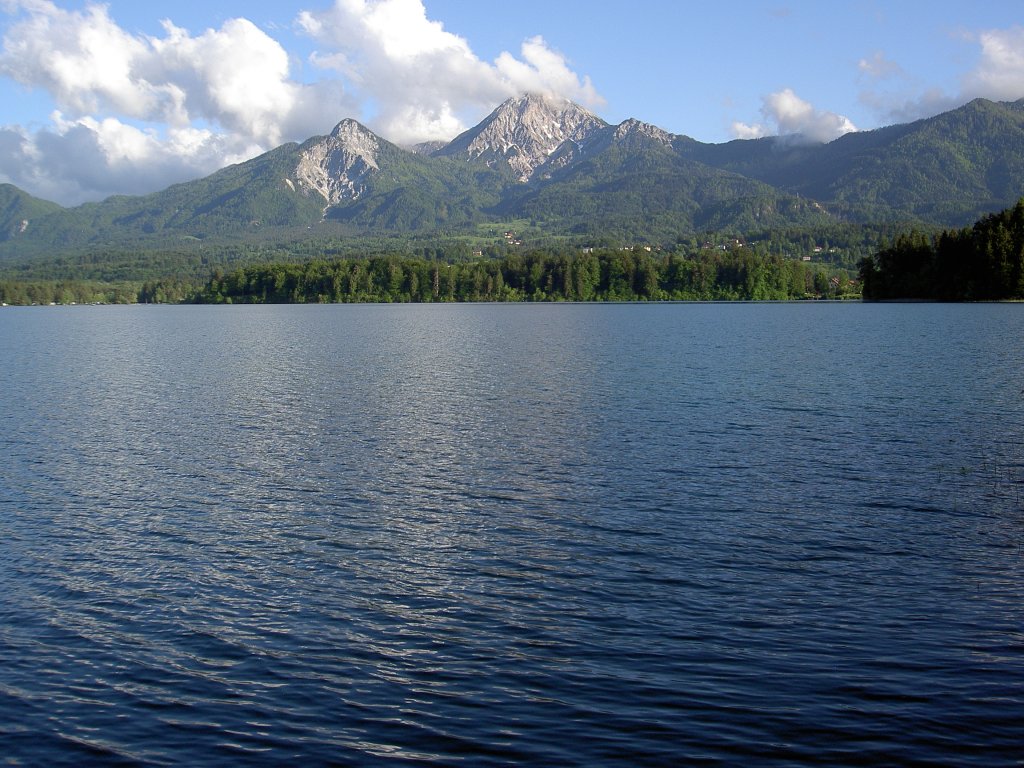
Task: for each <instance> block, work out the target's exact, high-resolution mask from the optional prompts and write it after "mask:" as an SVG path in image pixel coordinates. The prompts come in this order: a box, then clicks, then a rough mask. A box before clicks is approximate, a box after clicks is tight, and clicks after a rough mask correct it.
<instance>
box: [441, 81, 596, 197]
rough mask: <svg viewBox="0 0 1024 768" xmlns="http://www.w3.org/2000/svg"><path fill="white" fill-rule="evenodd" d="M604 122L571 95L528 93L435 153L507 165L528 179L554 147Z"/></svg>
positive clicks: (581, 137) (573, 142) (492, 165)
mask: <svg viewBox="0 0 1024 768" xmlns="http://www.w3.org/2000/svg"><path fill="white" fill-rule="evenodd" d="M606 127H607V123H605V122H604V120H602V119H601V118H599V117H597V116H595V115H593V114H591V113H590V112H588V111H587V110H585V109H584V108H583V107H581V106H579V105H577V104H573V103H572V102H571V101H567V100H565V99H557V98H553V97H550V96H542V95H536V94H527V95H526V96H523V97H521V98H518V99H509V100H508V101H506V102H505V103H504V104H502V105H501V106H499V107H498V108H497V109H495V110H494V111H493V112H492V113H491V114H490V115H488V116H487V117H486V118H484V120H483V122H481V123H480V124H479V125H477V126H476V127H475V128H471V129H469V130H468V131H466V132H465V133H462V134H460V135H459V136H457V137H455V139H454V140H453V141H452V142H451V143H450V144H448V146H446V147H444V148H443V149H441V150H438V151H437V152H435V153H434V155H435V156H437V157H455V158H461V159H465V160H469V161H476V162H481V163H483V164H485V165H487V166H488V167H490V168H503V169H504V168H507V169H509V170H511V172H512V173H513V175H515V177H516V178H517V179H518V180H519V181H521V182H526V181H529V180H530V179H531V178H532V177H533V174H534V171H536V170H537V168H539V167H541V166H542V165H544V164H545V162H547V160H548V158H549V157H550V156H551V155H552V154H553V153H554V152H556V151H557V150H559V149H560V148H562V147H563V146H565V145H567V144H568V145H569V146H573V145H579V144H581V143H583V142H585V141H586V140H587V139H588V138H589V137H591V136H592V135H593V134H594V133H595V132H596V131H599V130H601V129H602V128H606Z"/></svg>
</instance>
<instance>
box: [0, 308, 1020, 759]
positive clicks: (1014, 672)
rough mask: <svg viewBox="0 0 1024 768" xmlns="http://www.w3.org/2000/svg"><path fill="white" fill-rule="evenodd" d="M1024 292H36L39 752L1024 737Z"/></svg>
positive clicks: (14, 594)
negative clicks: (623, 296) (1011, 297)
mask: <svg viewBox="0 0 1024 768" xmlns="http://www.w3.org/2000/svg"><path fill="white" fill-rule="evenodd" d="M1022 339H1024V306H1022V305H973V306H936V305H881V306H873V305H860V304H853V305H835V304H799V305H788V304H784V305H746V304H736V305H659V306H636V305H621V306H620V305H612V306H584V305H577V306H522V305H514V306H465V305H460V306H327V307H313V306H310V307H233V308H232V307H69V308H60V307H55V308H49V307H47V308H6V309H2V310H0V662H2V663H0V754H2V755H3V757H4V758H6V759H7V760H8V761H10V762H13V763H15V764H18V763H23V764H28V765H60V764H67V765H80V764H83V763H90V762H94V763H103V764H110V763H118V762H123V763H126V764H136V763H148V764H155V765H159V764H187V765H196V766H201V765H223V764H226V763H233V764H268V765H269V764H297V765H316V764H326V763H333V764H341V765H346V764H352V765H378V764H379V765H385V764H392V763H403V762H404V763H428V762H434V763H438V764H444V765H450V764H453V763H458V762H464V763H465V764H467V765H474V766H476V765H487V764H494V765H501V764H512V763H530V764H544V765H579V766H595V765H603V764H616V763H618V764H623V765H626V764H628V765H644V764H646V765H664V764H670V763H675V764H705V763H712V764H713V763H723V764H752V763H756V764H765V765H792V764H801V763H808V764H810V763H814V764H832V765H837V764H875V765H880V764H901V765H914V764H916V765H929V764H934V765H939V764H947V765H977V766H995V765H1010V764H1015V763H1017V764H1019V762H1018V761H1020V759H1021V755H1022V754H1024V550H1022V545H1024V502H1022V499H1021V495H1022V494H1021V490H1022V480H1024V464H1022V445H1024V418H1022V417H1024V394H1022V388H1024V375H1022V374H1024V346H1022V344H1021V341H1022Z"/></svg>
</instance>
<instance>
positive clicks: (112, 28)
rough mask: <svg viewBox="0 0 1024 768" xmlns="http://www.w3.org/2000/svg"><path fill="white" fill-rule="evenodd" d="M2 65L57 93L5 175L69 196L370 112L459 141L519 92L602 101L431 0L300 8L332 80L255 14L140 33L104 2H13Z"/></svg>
mask: <svg viewBox="0 0 1024 768" xmlns="http://www.w3.org/2000/svg"><path fill="white" fill-rule="evenodd" d="M0 9H2V10H4V11H6V12H7V13H8V14H11V15H13V16H14V17H15V20H14V21H13V22H12V23H11V24H10V25H9V26H8V27H7V31H6V34H5V36H4V38H3V44H2V49H0V75H3V76H6V77H8V78H10V79H12V80H14V81H16V82H18V83H20V84H21V85H22V86H23V87H25V88H26V89H29V90H30V91H34V92H37V93H39V92H42V93H45V94H47V95H48V96H49V98H50V99H52V101H53V103H54V105H55V107H56V111H55V112H54V113H53V115H52V117H51V120H50V122H49V124H46V125H43V126H41V127H40V126H33V127H26V126H18V125H15V126H6V127H4V128H3V129H0V181H11V182H13V183H15V184H17V185H18V186H21V187H23V188H25V189H27V190H29V191H30V192H32V193H33V194H37V195H40V196H43V197H48V198H49V199H53V200H57V201H59V202H62V203H65V204H73V203H79V202H82V201H85V200H95V199H100V198H102V197H105V196H107V195H109V194H113V193H123V192H128V193H140V192H144V191H149V190H154V189H159V188H162V187H164V186H167V185H168V184H170V183H174V182H177V181H182V180H185V179H187V178H191V177H194V176H196V175H199V174H205V173H209V172H212V171H214V170H216V169H217V168H220V167H222V166H224V165H225V164H228V163H231V162H237V161H239V160H244V159H247V158H250V157H253V156H255V155H256V154H258V153H260V152H262V151H265V150H267V149H270V148H272V147H274V146H277V145H279V144H281V143H283V142H286V141H301V140H304V139H306V138H308V137H309V136H312V135H315V134H317V133H323V132H326V131H328V130H329V129H330V127H331V126H332V125H333V124H334V123H335V122H337V120H339V119H340V118H342V117H346V116H355V117H360V118H362V119H364V120H365V121H367V122H368V123H369V124H371V125H373V126H374V127H375V128H376V129H377V130H379V131H380V132H381V133H382V134H384V135H386V136H388V138H392V139H394V140H396V141H400V142H413V141H422V140H425V139H432V138H451V137H452V136H454V135H455V134H456V133H458V132H459V131H461V130H462V129H464V128H466V127H467V126H468V125H470V124H472V123H473V122H475V121H476V120H478V119H479V118H480V117H481V116H482V114H483V113H485V112H486V110H488V109H490V108H491V107H493V104H494V103H496V102H498V101H501V100H502V99H504V98H506V97H507V96H509V95H512V94H514V93H516V92H518V91H522V90H537V91H545V92H550V93H554V94H558V95H562V96H566V97H569V98H573V99H576V100H579V101H583V102H584V103H588V104H591V105H592V104H596V103H599V102H600V97H599V96H598V95H597V92H596V91H595V90H594V88H593V86H592V85H591V83H590V82H589V80H587V79H586V78H582V79H581V78H580V77H579V76H577V75H576V74H575V73H574V72H573V71H572V70H571V69H570V67H569V65H568V63H567V62H566V61H565V59H564V58H563V57H562V56H561V55H559V54H558V53H557V52H556V51H554V50H553V49H552V48H550V47H549V46H548V45H547V43H545V42H544V40H543V39H542V38H540V37H535V38H531V39H528V40H526V41H525V42H524V43H523V45H522V49H521V51H520V55H519V57H516V56H513V55H512V54H510V53H503V54H501V56H499V57H498V59H497V60H496V61H495V62H493V63H487V62H484V61H482V60H480V59H479V58H478V57H477V56H476V55H475V54H474V53H473V52H472V50H471V49H470V47H469V44H468V42H466V41H465V40H464V39H462V38H460V37H458V36H456V35H453V34H451V33H449V32H447V31H446V30H445V29H444V27H443V26H442V25H441V24H440V23H439V22H436V21H432V20H430V19H428V18H427V15H426V9H425V8H424V6H423V3H422V2H421V0H336V2H335V3H334V5H333V6H331V7H330V8H328V9H327V10H324V11H319V12H312V11H306V12H302V13H301V14H300V15H299V17H298V19H297V20H296V23H297V27H298V28H299V30H300V31H301V32H302V33H304V34H306V35H308V36H310V37H311V38H312V39H313V40H314V41H316V43H317V45H318V46H320V47H321V51H320V52H319V53H317V54H316V55H315V56H314V57H313V63H314V64H315V65H316V66H317V67H318V68H319V69H320V70H321V71H323V72H324V73H325V75H326V76H325V77H323V78H322V79H320V80H318V81H316V82H312V83H308V82H300V81H299V80H297V79H296V78H295V76H294V75H293V73H292V71H291V70H292V65H293V63H294V62H293V61H292V60H291V59H290V57H289V53H288V51H286V50H285V48H284V47H283V46H282V44H281V43H280V42H278V40H276V39H274V38H273V37H271V36H270V34H268V33H267V32H266V31H264V30H262V29H260V28H259V27H257V26H256V25H255V24H253V23H252V22H251V21H249V20H247V19H244V18H236V19H229V20H227V21H225V22H224V23H223V24H222V25H221V26H220V27H219V28H217V29H206V30H204V31H202V32H201V33H198V34H193V33H191V32H190V31H188V30H186V29H184V28H181V27H178V26H176V25H175V24H174V23H173V21H171V20H167V21H164V22H163V33H162V34H161V35H142V34H135V33H130V32H128V31H126V30H125V29H123V28H122V27H120V26H119V25H118V24H117V22H116V21H115V20H114V19H113V18H112V17H111V15H110V11H109V9H108V7H107V6H106V5H100V4H94V3H87V4H86V6H85V7H84V8H83V9H82V10H67V9H65V8H62V7H59V6H58V5H56V4H55V3H54V2H52V0H3V2H0Z"/></svg>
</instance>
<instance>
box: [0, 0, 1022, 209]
mask: <svg viewBox="0 0 1024 768" xmlns="http://www.w3.org/2000/svg"><path fill="white" fill-rule="evenodd" d="M0 34H2V48H0V104H2V105H3V106H2V107H0V181H7V182H11V183H14V184H16V185H18V186H20V187H22V188H23V189H26V190H27V191H29V192H31V193H32V194H36V195H39V196H41V197H45V198H48V199H51V200H57V201H58V202H61V203H64V204H77V203H80V202H83V201H86V200H98V199H102V198H103V197H106V196H107V195H110V194H115V193H128V194H138V193H143V192H148V191H153V190H155V189H160V188H163V187H164V186H166V185H167V184H169V183H173V182H176V181H182V180H185V179H188V178H194V177H197V176H200V175H204V174H207V173H210V172H212V171H214V170H216V169H217V168H219V167H222V166H223V165H225V164H227V163H231V162H238V161H240V160H244V159H247V158H249V157H253V156H255V155H256V154H258V153H260V152H262V151H266V150H267V149H271V148H272V147H274V146H277V145H278V144H280V143H283V142H285V141H301V140H302V139H305V138H307V137H309V136H311V135H315V134H319V133H326V132H328V131H330V129H331V128H332V127H333V126H334V124H336V123H337V122H338V121H339V120H341V119H342V118H345V117H355V118H357V119H359V120H361V121H363V122H364V123H366V124H367V125H368V126H369V127H370V128H372V129H373V130H375V131H377V132H378V133H379V134H381V135H382V136H384V137H385V138H387V139H390V140H392V141H396V142H397V143H403V144H408V143H412V142H415V141H418V140H425V139H436V138H451V137H453V136H454V135H455V134H457V133H458V132H459V131H460V130H462V129H464V128H466V127H469V126H470V125H472V124H474V123H475V122H477V121H479V120H480V119H482V118H483V117H484V116H486V114H487V113H488V112H489V111H490V110H491V109H493V107H494V106H496V105H497V104H498V103H500V101H502V100H503V99H504V98H507V97H508V96H509V95H512V94H514V93H516V92H520V91H523V90H539V91H547V92H551V93H555V94H558V95H562V96H565V97H567V98H571V99H573V100H575V101H577V102H579V103H581V104H583V105H584V106H587V107H588V108H590V109H592V110H593V111H594V112H596V113H597V114H598V115H599V116H601V117H602V118H604V119H605V120H607V121H609V122H612V123H617V122H620V121H622V120H624V119H626V118H629V117H635V118H639V119H641V120H645V121H647V122H651V123H654V124H655V125H658V126H659V127H661V128H664V129H666V130H668V131H671V132H673V133H682V134H686V135H689V136H692V137H694V138H696V139H699V140H701V141H708V142H722V141H728V140H731V139H734V138H750V137H755V136H762V135H770V134H776V133H796V132H799V133H804V134H806V135H809V136H811V137H812V138H816V139H819V140H822V141H827V140H831V139H833V138H836V137H837V136H839V135H842V134H843V133H845V132H847V131H851V130H869V129H872V128H876V127H879V126H882V125H887V124H891V123H893V122H905V121H908V120H913V119H917V118H919V117H926V116H930V115H933V114H937V113H938V112H941V111H944V110H946V109H950V108H953V107H956V106H959V105H960V104H963V103H965V102H966V101H969V100H970V99H971V98H974V97H977V96H984V97H986V98H992V99H998V100H1016V99H1019V98H1022V97H1024V6H1022V5H1021V3H1020V2H1019V0H1018V1H1017V2H1004V1H1003V0H986V1H985V2H979V3H965V2H962V0H960V1H959V2H951V1H944V0H928V1H919V0H902V1H897V0H890V1H888V2H882V1H881V0H850V1H849V2H839V1H838V0H833V1H830V0H817V1H816V2H805V1H804V0H800V1H797V0H768V1H766V2H759V1H757V0H736V1H734V2H731V3H707V2H684V1H682V0H674V1H673V0H634V2H631V3H624V2H601V1H600V0H545V1H544V2H541V1H539V0H517V2H515V3H510V4H498V3H492V2H483V1H482V0H273V1H270V2H261V1H260V0H247V1H245V2H242V1H241V0H207V1H206V2H194V1H193V0H176V2H166V1H165V0H148V1H147V2H146V3H140V2H138V0H109V2H107V3H106V4H96V3H89V2H80V1H77V0H74V1H73V0H0Z"/></svg>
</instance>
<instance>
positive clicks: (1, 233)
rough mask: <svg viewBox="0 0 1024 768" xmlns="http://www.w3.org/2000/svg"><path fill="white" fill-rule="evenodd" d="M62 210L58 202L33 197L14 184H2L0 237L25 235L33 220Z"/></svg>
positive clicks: (0, 186)
mask: <svg viewBox="0 0 1024 768" xmlns="http://www.w3.org/2000/svg"><path fill="white" fill-rule="evenodd" d="M60 210H61V207H60V206H59V205H57V204H56V203H51V202H48V201H46V200H40V199H39V198H37V197H32V196H31V195H29V194H28V193H26V192H23V191H22V190H20V189H18V188H17V187H16V186H14V185H13V184H0V238H2V239H6V238H11V237H16V236H21V235H24V234H25V233H26V232H27V231H28V228H29V227H30V226H31V223H32V222H33V221H37V220H38V219H40V218H43V217H45V216H47V215H48V214H51V213H56V212H57V211H60Z"/></svg>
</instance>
